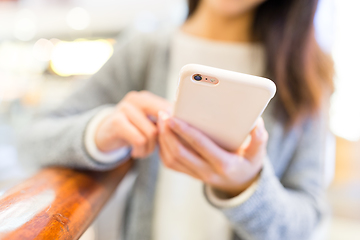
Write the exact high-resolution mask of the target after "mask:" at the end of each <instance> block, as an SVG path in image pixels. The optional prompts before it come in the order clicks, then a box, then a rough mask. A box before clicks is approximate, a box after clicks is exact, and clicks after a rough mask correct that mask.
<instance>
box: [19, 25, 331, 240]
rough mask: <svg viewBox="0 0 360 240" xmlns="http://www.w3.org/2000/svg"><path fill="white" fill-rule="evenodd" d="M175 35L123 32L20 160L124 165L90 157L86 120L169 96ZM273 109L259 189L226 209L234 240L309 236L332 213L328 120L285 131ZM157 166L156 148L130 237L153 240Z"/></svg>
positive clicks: (27, 141) (142, 175)
mask: <svg viewBox="0 0 360 240" xmlns="http://www.w3.org/2000/svg"><path fill="white" fill-rule="evenodd" d="M171 36H172V31H158V32H156V33H151V34H133V33H129V34H123V35H122V36H121V39H120V41H119V42H118V44H117V47H116V48H115V52H114V54H113V56H112V57H111V58H110V60H109V61H108V62H107V63H106V64H105V65H104V66H103V67H102V69H101V70H100V71H99V72H98V73H96V74H95V75H94V76H92V77H91V78H90V79H89V80H88V81H86V83H85V84H84V85H83V86H81V87H80V88H79V89H77V90H76V91H75V92H74V93H73V94H72V95H71V96H70V97H68V98H67V99H66V100H65V101H64V102H63V104H62V105H61V106H60V107H58V108H57V109H55V110H54V111H51V112H50V113H47V114H43V115H41V116H39V117H38V118H37V119H35V120H34V122H33V123H32V124H31V126H29V127H28V128H27V129H26V131H24V132H23V134H22V137H21V139H20V159H21V161H22V162H23V163H24V164H26V165H29V164H30V165H32V166H34V165H35V166H48V165H62V166H68V167H73V168H87V169H95V170H106V169H111V168H113V167H115V166H116V165H118V164H120V163H121V162H122V161H124V160H123V159H119V161H118V162H117V163H116V164H103V163H99V162H97V161H95V160H94V159H92V158H91V157H89V155H88V154H87V152H86V150H85V148H84V141H83V137H84V131H85V129H86V126H87V123H88V122H89V120H90V119H91V118H92V117H93V116H94V115H95V114H96V113H97V112H99V111H100V110H101V109H103V108H104V107H108V106H111V105H114V104H116V103H118V102H119V101H120V100H121V99H122V98H123V96H124V95H125V94H126V93H127V92H129V91H131V90H136V91H138V90H144V89H145V90H148V91H151V92H153V93H155V94H157V95H159V96H162V97H164V96H165V91H166V83H167V70H168V60H169V58H168V56H169V43H170V40H171ZM273 105H274V100H273V101H272V103H271V104H270V105H269V107H268V109H267V110H266V111H265V113H264V114H263V118H264V121H265V126H266V129H267V130H268V132H269V143H268V146H267V150H268V158H267V159H266V160H265V164H264V167H263V170H262V172H261V176H260V181H259V185H258V187H257V190H256V192H255V193H254V194H253V195H252V196H251V197H250V199H248V200H247V201H246V202H245V203H243V204H241V205H239V206H236V207H232V208H226V209H219V211H221V212H223V213H224V214H225V216H226V217H227V219H228V220H229V222H230V224H231V226H232V228H233V231H234V239H269V240H271V239H273V240H279V239H286V240H296V239H301V240H303V239H308V238H309V236H310V235H311V233H312V232H313V230H314V229H315V228H316V226H317V225H318V223H319V221H320V220H321V218H322V217H323V216H324V213H325V212H326V211H324V207H323V206H324V204H323V202H322V200H323V193H324V184H323V155H324V154H323V152H324V151H323V150H324V146H323V145H324V138H325V136H326V134H327V127H326V117H324V116H323V114H318V116H317V117H312V118H308V119H307V120H306V121H304V122H303V123H302V124H301V125H299V126H297V127H293V128H292V129H290V130H289V131H285V129H284V125H283V124H282V122H281V121H279V120H278V119H279V118H275V114H274V111H273V110H272V109H273ZM158 166H159V156H158V153H157V151H155V152H154V153H153V154H152V155H151V156H150V157H148V158H147V159H145V160H142V161H138V162H137V167H136V169H137V170H136V171H137V172H138V177H137V179H136V181H135V184H134V186H133V188H132V193H131V197H130V199H129V201H128V202H127V205H126V209H127V210H126V214H125V216H124V217H125V222H126V224H125V225H126V226H125V227H124V229H125V235H126V240H149V239H151V234H152V233H151V231H152V223H153V222H152V218H153V209H154V196H155V191H156V181H157V175H158Z"/></svg>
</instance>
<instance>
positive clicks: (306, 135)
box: [219, 119, 327, 240]
mask: <svg viewBox="0 0 360 240" xmlns="http://www.w3.org/2000/svg"><path fill="white" fill-rule="evenodd" d="M302 132H303V133H302V136H301V138H300V140H299V143H298V145H297V149H296V150H295V153H294V155H293V157H292V159H291V161H290V162H289V165H288V166H287V170H286V171H285V173H284V175H283V176H282V178H281V179H278V177H277V176H276V174H275V172H274V169H273V166H272V164H271V162H270V160H269V159H268V158H267V159H265V161H264V166H263V169H262V172H261V174H260V178H259V180H258V184H257V188H256V190H255V192H254V193H253V194H252V195H251V197H249V198H248V199H247V200H246V201H245V202H243V203H242V204H238V205H237V206H232V207H227V208H219V209H220V210H221V211H222V212H223V213H224V214H225V215H226V217H227V218H228V219H229V221H230V222H231V224H232V226H233V229H234V231H235V234H236V235H238V236H239V237H240V238H241V239H268V240H278V239H292V240H297V239H299V240H300V239H309V236H310V235H311V233H312V232H313V231H314V229H315V228H316V226H317V224H318V223H319V221H320V220H321V218H322V217H323V215H324V213H325V209H324V206H325V204H324V202H323V193H324V184H323V176H322V173H323V150H324V146H323V145H324V140H325V139H324V138H325V135H326V132H327V130H326V128H325V121H323V120H321V119H317V120H311V121H308V122H307V123H306V124H304V127H303V129H302ZM274 161H276V159H274Z"/></svg>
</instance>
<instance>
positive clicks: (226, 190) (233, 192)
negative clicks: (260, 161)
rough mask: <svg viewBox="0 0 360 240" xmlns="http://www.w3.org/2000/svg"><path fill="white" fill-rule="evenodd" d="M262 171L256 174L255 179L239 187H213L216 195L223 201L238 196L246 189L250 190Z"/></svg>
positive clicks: (252, 178)
mask: <svg viewBox="0 0 360 240" xmlns="http://www.w3.org/2000/svg"><path fill="white" fill-rule="evenodd" d="M260 172H261V171H260V170H259V171H258V172H257V174H255V175H254V176H253V177H251V178H250V179H249V180H248V181H246V182H244V183H242V184H240V185H237V186H232V187H229V186H212V188H213V191H214V193H215V194H216V195H217V196H218V197H219V198H221V199H229V198H233V197H236V196H238V195H239V194H241V193H242V192H244V191H245V190H246V189H248V188H249V187H250V186H251V185H253V184H254V183H255V182H256V181H257V180H258V179H259V176H260Z"/></svg>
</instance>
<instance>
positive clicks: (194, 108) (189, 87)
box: [173, 64, 276, 151]
mask: <svg viewBox="0 0 360 240" xmlns="http://www.w3.org/2000/svg"><path fill="white" fill-rule="evenodd" d="M194 74H202V75H207V76H212V77H215V78H217V79H218V80H219V82H218V84H216V85H214V84H208V83H203V82H197V81H195V80H193V75H194ZM275 92H276V87H275V84H274V83H273V82H272V81H271V80H269V79H266V78H261V77H256V76H252V75H247V74H242V73H237V72H232V71H227V70H223V69H218V68H212V67H207V66H203V65H197V64H188V65H185V66H184V67H183V68H182V69H181V71H180V78H179V82H178V89H177V94H176V95H177V97H176V103H175V107H174V113H173V114H174V116H175V117H177V118H179V119H181V120H183V121H185V122H187V123H188V124H190V125H191V126H193V127H195V128H197V129H199V130H201V131H202V132H203V133H205V134H206V135H208V136H209V137H210V138H211V139H212V140H214V141H215V142H216V143H217V144H219V145H220V146H221V147H223V148H225V149H227V150H230V151H233V150H236V149H238V148H239V147H240V145H241V144H242V142H243V141H244V140H245V138H246V137H247V135H248V134H249V132H250V131H251V130H252V128H253V127H254V124H255V123H256V120H257V119H258V117H259V116H260V115H261V114H262V113H263V111H264V109H265V108H266V106H267V104H268V103H269V101H270V100H271V98H272V97H273V96H274V94H275Z"/></svg>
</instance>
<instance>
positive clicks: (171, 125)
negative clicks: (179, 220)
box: [168, 118, 176, 128]
mask: <svg viewBox="0 0 360 240" xmlns="http://www.w3.org/2000/svg"><path fill="white" fill-rule="evenodd" d="M168 124H169V126H170V127H171V128H174V126H175V124H176V123H175V121H174V119H173V118H169V119H168Z"/></svg>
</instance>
